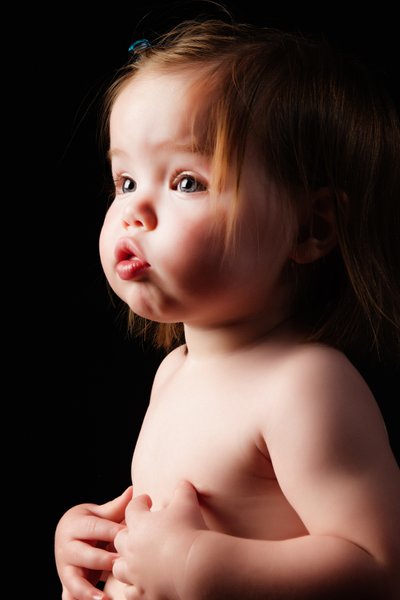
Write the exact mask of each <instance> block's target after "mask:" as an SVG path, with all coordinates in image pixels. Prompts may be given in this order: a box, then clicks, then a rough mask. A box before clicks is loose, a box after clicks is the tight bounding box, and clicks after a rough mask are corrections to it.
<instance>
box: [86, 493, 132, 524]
mask: <svg viewBox="0 0 400 600" xmlns="http://www.w3.org/2000/svg"><path fill="white" fill-rule="evenodd" d="M132 492H133V488H132V486H129V487H128V488H127V489H126V490H125V491H124V492H123V493H122V494H121V495H120V496H117V498H114V500H110V501H109V502H105V503H104V504H99V505H97V506H96V509H95V510H94V511H93V512H94V514H97V515H98V516H99V517H102V518H103V519H110V520H112V521H117V522H118V523H119V522H121V521H122V520H123V518H124V515H125V508H126V506H127V504H128V502H130V500H131V499H132Z"/></svg>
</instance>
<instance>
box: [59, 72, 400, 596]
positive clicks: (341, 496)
mask: <svg viewBox="0 0 400 600" xmlns="http://www.w3.org/2000/svg"><path fill="white" fill-rule="evenodd" d="M188 81H190V77H188V72H185V73H184V74H180V73H174V74H171V73H169V74H168V75H163V74H159V73H157V76H156V77H155V76H154V73H153V72H151V71H150V72H146V71H144V72H143V73H140V74H139V75H138V76H137V77H136V78H135V79H134V80H132V81H130V82H129V83H128V84H127V85H126V86H125V88H124V89H123V90H122V92H121V94H120V95H119V97H118V98H117V100H116V102H115V105H114V107H113V110H112V114H111V122H110V133H111V152H110V155H111V159H112V168H113V174H114V179H115V181H116V198H115V200H114V202H113V204H112V205H111V207H110V209H109V211H108V213H107V215H106V218H105V222H104V226H103V229H102V232H101V237H100V255H101V260H102V265H103V268H104V271H105V274H106V277H107V279H108V281H109V283H110V285H111V286H112V288H113V289H114V291H115V292H116V294H118V295H119V296H120V297H121V298H122V299H123V300H124V301H125V302H126V303H127V304H128V305H129V306H130V307H131V308H132V310H134V312H135V313H137V314H140V315H142V316H144V317H147V318H149V319H152V320H156V321H162V322H174V321H180V322H183V323H184V327H185V337H186V345H185V346H182V347H180V348H177V349H176V350H174V351H172V352H171V353H170V354H168V355H167V357H166V358H165V359H164V361H163V362H162V363H161V365H160V367H159V369H158V372H157V375H156V378H155V381H154V385H153V389H152V394H151V399H150V404H149V407H148V411H147V413H146V416H145V419H144V422H143V426H142V429H141V432H140V435H139V439H138V441H137V445H136V448H135V452H134V456H133V461H132V481H133V496H134V497H133V499H132V500H130V499H129V495H128V494H129V492H126V495H123V496H122V497H121V498H120V499H119V500H116V501H114V502H116V504H112V505H111V509H110V510H108V509H107V510H104V507H100V508H99V507H97V508H96V507H94V506H93V505H92V506H91V508H90V509H89V513H87V516H86V518H87V519H89V518H90V519H93V517H94V518H95V519H96V520H95V521H93V522H92V523H93V527H95V528H97V527H98V528H99V531H101V532H102V537H101V536H100V535H99V537H98V538H92V539H100V540H106V541H112V538H113V536H114V535H115V538H114V545H115V550H116V551H117V555H116V554H115V553H114V552H110V553H109V556H108V557H105V554H107V551H105V550H104V549H101V548H94V547H93V545H90V544H89V543H85V539H87V538H85V536H84V535H83V534H82V531H85V530H86V531H87V529H88V526H87V524H86V525H85V524H84V523H83V522H82V517H84V516H85V515H84V514H83V515H82V513H81V512H80V510H79V509H71V511H72V512H71V513H70V514H69V516H68V513H67V516H65V517H63V518H62V519H61V521H60V524H59V531H58V533H57V535H58V536H59V538H58V542H59V543H58V544H57V543H56V557H57V564H58V569H59V572H60V573H61V579H62V582H63V590H64V592H63V600H85V599H89V598H108V599H112V600H136V599H138V598H142V599H146V600H177V599H179V600H198V599H204V600H213V599H214V598H216V599H217V598H218V599H221V598H229V599H230V600H235V599H236V598H237V599H241V600H244V599H247V598H249V599H258V598H259V599H263V600H265V599H273V600H274V599H278V598H279V600H284V599H285V598H288V599H289V598H290V599H291V600H303V599H304V600H305V599H307V600H312V599H314V598H315V599H318V600H323V599H331V598H335V599H337V598H340V597H343V598H350V597H351V598H358V599H382V598H385V599H387V600H395V599H396V598H398V597H399V595H400V569H399V565H400V536H399V535H398V533H399V529H400V472H399V468H398V465H397V464H396V461H395V459H394V457H393V454H392V452H391V449H390V446H389V442H388V437H387V433H386V430H385V426H384V423H383V420H382V417H381V415H380V412H379V410H378V408H377V405H376V402H375V400H374V398H373V396H372V394H371V392H370V390H369V389H368V387H367V385H366V384H365V382H364V381H363V379H362V378H361V376H360V375H359V373H358V372H357V371H356V370H355V369H354V367H353V366H352V365H351V364H350V362H349V361H348V360H347V358H346V357H345V356H344V355H343V354H341V353H340V352H338V351H336V350H334V349H332V348H328V347H326V346H323V345H321V344H306V343H302V341H301V339H302V335H301V332H300V331H298V329H297V328H296V324H295V320H294V319H293V318H292V317H291V302H290V301H291V292H292V290H291V287H290V283H289V279H288V277H287V269H288V265H289V264H290V261H291V260H295V261H298V262H312V261H314V260H317V259H318V258H320V257H322V256H323V255H324V254H326V253H327V252H329V251H330V249H331V248H332V247H333V245H334V243H335V231H334V225H333V219H332V214H333V211H332V210H331V205H330V199H329V193H326V191H323V190H322V191H319V192H318V193H316V198H315V205H314V211H315V212H316V213H318V217H319V219H320V220H321V219H322V220H323V221H324V228H323V230H324V232H325V233H324V236H323V237H322V238H321V237H319V238H313V237H309V238H308V239H307V240H302V242H301V243H298V244H296V243H295V236H296V234H295V227H294V221H293V224H292V225H293V228H292V229H291V227H292V225H289V224H288V222H287V220H284V219H283V218H282V214H281V212H280V210H279V193H280V192H279V190H277V189H276V187H275V186H274V185H273V184H272V183H271V182H270V181H268V179H267V176H266V174H265V173H264V171H263V169H262V167H261V165H260V164H259V163H258V162H257V155H256V153H255V152H254V150H253V149H252V145H251V143H250V144H249V147H248V151H247V154H246V156H245V161H244V167H243V174H242V180H241V198H240V205H239V206H240V208H239V214H238V221H237V222H238V229H237V231H236V232H235V233H236V237H235V246H234V251H232V252H227V253H224V232H225V229H224V227H225V224H226V222H227V219H228V213H229V210H230V205H231V202H232V196H233V189H234V184H233V181H234V178H233V177H232V178H231V179H228V181H227V184H226V187H225V188H224V190H223V191H222V193H221V194H219V196H218V198H217V200H218V202H215V200H216V198H215V196H214V195H215V192H214V191H213V187H212V170H211V163H210V160H209V157H206V156H203V155H201V154H198V153H196V152H193V148H192V147H191V145H190V139H191V138H190V132H191V129H190V123H191V121H190V114H191V112H192V109H193V104H194V103H195V102H196V98H194V97H193V96H192V95H191V93H190V91H189V90H190V88H189V87H188ZM196 89H197V88H196ZM197 91H198V89H197ZM160 98H162V102H161V103H160V101H159V99H160ZM321 198H323V202H322V201H321ZM216 218H217V223H219V224H215V223H216ZM126 239H127V240H128V242H129V247H130V248H131V249H132V252H134V254H135V255H136V258H135V259H133V260H134V261H139V263H140V264H141V265H142V266H143V268H141V269H138V270H136V271H134V273H133V272H132V276H130V277H129V278H124V277H121V269H120V268H119V267H118V261H119V259H120V258H121V257H120V256H119V255H118V252H117V253H116V250H115V249H116V248H118V247H120V245H121V240H122V244H124V243H125V241H126ZM132 369H134V365H133V366H132ZM128 376H129V374H127V377H128ZM125 506H126V510H125V512H124V511H123V508H124V507H125ZM74 510H75V512H74ZM123 512H124V514H122V513H123ZM64 519H65V520H67V522H68V524H69V525H68V528H67V526H66V523H65V521H64V524H63V520H64ZM102 519H106V525H105V529H103V525H101V522H102ZM123 519H125V521H126V524H125V525H123V526H122V525H117V524H118V523H120V522H121V521H122V520H123ZM85 528H86V529H85ZM66 530H68V535H67V533H66ZM68 536H69V539H70V542H69V547H70V549H71V550H70V551H69V552H68V553H65V554H63V553H62V552H61V550H60V549H62V548H63V546H65V547H66V544H65V540H66V537H68ZM57 548H59V550H57ZM117 556H118V557H117ZM110 563H112V564H110ZM111 568H112V574H110V576H109V577H108V579H107V582H106V585H105V589H104V592H100V591H99V590H95V588H94V587H93V586H92V585H91V583H90V581H89V579H90V577H91V576H92V575H93V573H94V572H97V571H100V570H103V569H105V570H111ZM81 569H87V570H86V571H83V574H86V575H87V579H86V581H84V580H83V579H82V571H81ZM92 581H94V579H93V578H92ZM96 594H97V595H96Z"/></svg>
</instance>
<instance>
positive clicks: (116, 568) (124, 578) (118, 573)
mask: <svg viewBox="0 0 400 600" xmlns="http://www.w3.org/2000/svg"><path fill="white" fill-rule="evenodd" d="M112 574H113V575H114V577H115V579H118V581H121V582H122V583H127V584H132V575H133V574H132V573H128V574H127V568H126V562H125V560H124V559H123V558H117V560H116V561H115V562H114V564H113V568H112ZM128 575H129V577H128Z"/></svg>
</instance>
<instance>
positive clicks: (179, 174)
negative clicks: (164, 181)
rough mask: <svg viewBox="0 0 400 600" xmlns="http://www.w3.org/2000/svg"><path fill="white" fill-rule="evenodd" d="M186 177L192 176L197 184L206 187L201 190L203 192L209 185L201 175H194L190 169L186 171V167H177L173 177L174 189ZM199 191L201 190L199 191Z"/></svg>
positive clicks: (172, 184)
mask: <svg viewBox="0 0 400 600" xmlns="http://www.w3.org/2000/svg"><path fill="white" fill-rule="evenodd" d="M185 178H191V179H193V180H194V181H196V183H197V184H199V185H201V186H202V187H203V188H204V189H202V190H200V191H201V192H205V191H207V189H208V186H207V184H206V183H205V181H204V180H203V179H202V178H201V177H198V176H196V175H194V174H193V173H191V172H190V171H185V170H184V169H176V170H175V171H174V173H173V175H172V177H171V186H172V187H173V189H176V188H177V186H178V185H179V183H180V182H181V181H183V180H184V179H185ZM184 193H187V192H184ZM197 193H199V191H197Z"/></svg>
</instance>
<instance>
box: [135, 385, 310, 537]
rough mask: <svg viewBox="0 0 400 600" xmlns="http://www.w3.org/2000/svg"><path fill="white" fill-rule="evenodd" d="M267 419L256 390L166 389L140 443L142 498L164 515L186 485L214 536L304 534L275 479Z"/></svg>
mask: <svg viewBox="0 0 400 600" xmlns="http://www.w3.org/2000/svg"><path fill="white" fill-rule="evenodd" d="M260 418H261V417H260V411H259V402H258V400H256V399H255V398H254V397H253V396H252V394H251V391H249V390H247V394H246V395H244V391H243V390H241V389H240V386H239V387H238V386H232V385H230V383H229V382H226V384H225V385H220V386H215V389H213V387H212V386H206V385H203V384H202V383H201V382H199V384H198V385H197V386H189V385H187V386H178V387H176V388H174V387H171V388H170V389H168V390H166V391H165V393H164V394H163V396H162V398H161V397H160V398H156V399H155V401H153V402H152V403H151V405H150V407H149V409H148V412H147V414H146V417H145V420H144V423H143V427H142V430H141V433H140V436H139V439H138V442H137V446H136V449H135V453H134V457H133V461H132V480H133V486H134V491H135V494H140V493H148V494H150V496H151V497H152V500H153V507H154V509H156V510H157V509H159V508H162V507H164V506H166V505H167V504H168V502H169V500H170V498H171V496H172V494H173V491H174V489H175V486H176V484H177V483H178V482H179V481H180V480H181V479H186V480H188V481H190V482H191V483H192V484H193V485H194V486H195V487H196V489H197V491H198V494H199V500H200V504H201V506H202V510H203V516H204V518H205V520H206V522H207V524H208V526H209V527H210V528H212V529H214V530H219V531H224V532H226V533H230V534H232V535H241V536H249V537H254V538H281V537H285V536H286V535H287V534H288V533H289V530H290V533H291V534H293V528H294V529H295V530H296V531H298V529H299V527H300V528H302V525H301V524H300V522H299V520H298V518H297V516H296V515H295V513H294V511H293V509H292V508H291V507H290V505H289V504H288V502H287V501H286V499H285V497H284V495H283V494H282V492H281V490H280V488H279V485H278V483H277V481H276V477H275V474H274V470H273V466H272V464H271V461H270V459H269V456H268V451H267V445H266V443H265V441H264V439H263V436H262V433H261V431H262V427H261V425H262V424H261V423H260ZM279 523H281V525H279ZM302 531H303V530H302Z"/></svg>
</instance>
